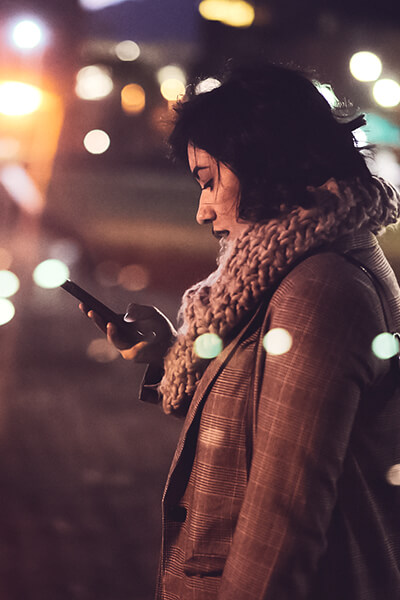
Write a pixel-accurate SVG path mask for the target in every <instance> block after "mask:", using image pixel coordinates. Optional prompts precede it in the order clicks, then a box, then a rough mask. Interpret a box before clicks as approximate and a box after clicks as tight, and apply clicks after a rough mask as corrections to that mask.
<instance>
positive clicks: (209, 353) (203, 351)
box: [194, 333, 223, 358]
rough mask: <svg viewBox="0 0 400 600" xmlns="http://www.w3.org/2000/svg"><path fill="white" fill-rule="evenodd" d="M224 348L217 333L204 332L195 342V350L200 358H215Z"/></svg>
mask: <svg viewBox="0 0 400 600" xmlns="http://www.w3.org/2000/svg"><path fill="white" fill-rule="evenodd" d="M222 349H223V343H222V340H221V338H220V337H219V336H218V335H217V334H216V333H203V334H202V335H199V337H198V338H196V340H195V342H194V351H195V353H196V354H197V356H199V357H200V358H215V357H216V356H218V354H220V353H221V352H222Z"/></svg>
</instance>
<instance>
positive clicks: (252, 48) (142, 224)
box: [0, 0, 400, 600]
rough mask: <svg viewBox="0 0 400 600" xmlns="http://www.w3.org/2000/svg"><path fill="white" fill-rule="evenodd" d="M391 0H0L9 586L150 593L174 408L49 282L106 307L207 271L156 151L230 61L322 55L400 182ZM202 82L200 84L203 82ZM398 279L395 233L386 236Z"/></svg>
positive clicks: (331, 95) (0, 269) (2, 435)
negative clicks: (188, 94) (157, 397)
mask: <svg viewBox="0 0 400 600" xmlns="http://www.w3.org/2000/svg"><path fill="white" fill-rule="evenodd" d="M399 34H400V4H399V3H398V2H395V0H381V1H380V2H379V3H365V2H363V1H362V0H335V1H333V0H325V1H324V2H321V1H320V0H304V1H303V2H298V1H297V0H247V1H245V0H202V1H201V2H198V1H193V0H126V1H124V2H123V1H118V0H80V1H78V0H62V1H61V0H59V1H57V0H56V1H55V0H36V1H35V0H31V1H29V0H25V1H22V0H2V2H1V4H0V36H1V37H0V357H1V358H0V360H1V371H0V399H1V404H0V490H1V491H0V503H1V504H0V508H1V509H0V557H1V558H0V597H1V598H2V600H17V599H18V600H20V599H21V600H39V599H40V600H43V599H44V598H52V599H53V600H62V599H64V598H65V599H69V600H71V599H82V600H128V599H129V600H149V599H150V598H152V596H153V591H154V580H155V573H156V568H157V561H158V549H159V544H160V525H161V524H160V499H161V494H162V488H163V484H164V481H165V478H166V475H167V471H168V467H169V463H170V460H171V458H172V454H173V451H174V447H175V443H176V440H177V436H178V434H179V429H180V426H181V425H180V422H178V421H177V420H175V419H173V418H168V417H165V416H164V415H163V414H162V412H161V409H160V408H158V407H156V406H146V405H144V404H142V403H140V402H139V401H138V390H139V386H140V381H141V378H142V375H143V368H142V367H140V366H137V365H132V364H131V363H130V362H125V361H123V360H122V359H121V358H119V357H118V355H117V353H116V352H115V351H114V350H113V348H112V347H111V346H109V345H108V344H107V342H105V340H104V339H103V338H102V337H101V336H100V335H99V332H98V331H96V330H95V329H94V328H93V327H92V324H91V323H90V322H89V321H87V320H86V319H85V317H84V316H83V315H82V314H81V313H80V312H79V310H77V302H76V301H75V300H74V298H72V297H71V296H69V295H68V294H66V293H65V292H64V291H63V290H61V289H59V288H58V285H59V284H60V283H61V282H62V281H63V280H64V279H65V277H66V276H68V275H69V276H70V277H71V278H72V279H73V280H75V281H76V282H77V283H79V284H80V285H82V286H83V287H85V288H86V289H87V290H88V291H90V292H92V293H93V294H94V295H96V296H97V297H99V298H100V299H101V300H103V301H104V302H105V303H107V304H109V306H110V307H111V308H113V309H114V310H116V311H117V312H124V309H125V307H126V305H127V304H128V303H129V302H132V301H133V302H139V303H146V304H155V305H157V306H158V307H159V308H161V309H162V310H163V311H164V312H165V313H166V314H167V315H168V316H169V317H170V318H171V319H172V320H175V315H176V312H177V308H178V305H179V300H180V297H181V294H182V292H183V291H184V290H185V289H186V288H187V287H188V286H189V285H190V284H192V283H194V282H196V281H198V280H199V279H201V278H203V277H204V276H205V275H206V274H207V273H208V272H210V270H212V269H213V268H214V265H215V256H216V252H217V245H216V242H215V240H214V239H213V238H212V237H211V236H210V234H209V231H208V230H207V228H205V229H204V231H203V229H202V228H199V227H198V226H196V224H195V220H194V218H195V212H196V202H197V196H198V192H197V189H196V187H197V186H196V185H195V184H194V183H193V182H192V180H191V178H190V176H189V174H188V173H187V172H186V171H185V170H184V168H183V167H182V166H178V165H173V164H170V163H169V162H168V161H167V159H166V144H165V139H166V135H167V134H168V130H169V126H170V125H169V121H170V118H171V114H172V106H173V103H174V101H175V100H176V98H177V97H178V96H179V95H181V94H183V93H184V89H185V85H186V83H187V82H188V81H189V80H191V79H193V77H202V78H209V79H208V81H207V85H208V86H212V85H215V81H213V80H212V76H213V75H215V74H216V73H218V71H220V70H221V68H222V67H223V65H224V64H225V62H226V60H227V59H229V58H231V57H233V58H239V59H240V60H242V61H245V62H248V63H251V62H252V61H253V60H255V59H256V58H257V57H260V56H262V57H264V58H265V59H269V60H271V61H275V62H280V63H284V64H287V63H289V64H291V65H293V66H299V67H302V68H307V69H309V68H313V69H315V79H316V81H318V82H319V84H320V85H321V88H320V91H321V93H323V94H324V95H325V97H326V98H327V99H328V100H329V102H330V103H331V104H332V106H338V105H339V104H340V103H342V102H345V103H347V105H348V106H350V107H352V109H353V110H354V111H362V112H365V113H366V115H367V125H366V126H365V127H363V128H362V129H359V130H358V131H357V132H356V136H357V140H358V141H359V143H360V144H365V143H371V144H374V145H375V150H374V153H373V154H372V155H370V156H369V162H370V166H371V169H372V170H373V171H374V172H375V173H378V174H380V175H382V176H384V177H386V178H387V179H388V180H389V181H391V182H392V183H393V184H395V185H400V61H399V56H400V35H399ZM200 91H201V90H199V93H200ZM381 243H382V245H383V246H384V249H385V251H386V253H387V254H388V256H389V259H390V260H391V262H392V265H393V267H394V268H395V270H396V272H397V273H399V274H400V241H399V234H398V233H397V232H396V231H392V232H390V233H389V234H386V235H385V236H384V237H383V238H381Z"/></svg>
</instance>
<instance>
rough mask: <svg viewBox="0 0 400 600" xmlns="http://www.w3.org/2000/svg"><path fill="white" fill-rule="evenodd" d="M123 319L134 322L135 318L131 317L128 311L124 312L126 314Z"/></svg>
mask: <svg viewBox="0 0 400 600" xmlns="http://www.w3.org/2000/svg"><path fill="white" fill-rule="evenodd" d="M124 321H126V322H127V323H134V321H135V319H132V317H131V316H130V315H129V313H126V315H125V316H124Z"/></svg>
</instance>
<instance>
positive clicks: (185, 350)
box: [160, 177, 400, 413]
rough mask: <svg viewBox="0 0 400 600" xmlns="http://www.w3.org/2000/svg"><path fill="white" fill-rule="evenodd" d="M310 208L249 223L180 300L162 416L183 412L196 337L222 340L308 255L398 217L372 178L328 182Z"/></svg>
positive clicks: (398, 209) (197, 370) (392, 194)
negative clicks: (211, 335)
mask: <svg viewBox="0 0 400 600" xmlns="http://www.w3.org/2000/svg"><path fill="white" fill-rule="evenodd" d="M309 191H310V192H311V193H313V194H314V196H315V204H314V206H313V207H312V208H307V209H305V208H302V207H296V208H294V209H293V210H292V211H291V212H289V213H286V214H282V216H281V217H279V218H276V219H271V220H270V221H268V222H267V223H266V224H251V225H249V227H248V228H246V229H245V230H244V231H243V233H242V234H241V235H240V237H238V238H237V239H236V240H234V241H233V242H231V243H229V242H228V243H227V244H226V247H225V250H224V252H223V253H222V254H221V256H220V260H219V265H218V268H217V270H216V271H214V272H213V273H212V274H211V275H210V276H209V277H208V278H207V279H205V280H204V281H201V282H200V283H197V284H196V285H194V286H193V287H191V288H190V289H188V290H187V291H186V292H185V294H184V296H183V300H182V305H181V308H180V311H179V319H180V321H181V323H182V325H181V327H180V329H179V330H178V337H177V339H176V341H175V343H174V345H173V346H172V347H171V349H170V351H169V353H168V354H167V356H166V359H165V363H164V366H165V375H164V377H163V380H162V382H161V388H160V391H161V394H162V396H163V408H164V411H165V412H166V413H172V412H176V413H185V412H186V411H187V408H188V406H189V403H190V401H191V398H192V397H193V394H194V392H195V390H196V387H197V384H198V382H199V380H200V378H201V376H202V374H203V372H204V370H205V368H206V367H207V364H208V362H209V361H207V360H205V359H202V358H199V357H198V356H197V355H196V353H195V351H194V342H195V340H196V338H197V337H198V336H200V335H202V334H203V333H214V334H217V335H218V336H219V337H220V338H221V339H222V341H223V342H226V341H227V338H229V333H230V332H231V331H232V329H233V328H234V327H235V326H236V325H238V324H239V323H240V322H241V321H242V319H243V318H244V317H245V316H246V314H247V315H248V314H249V311H254V309H255V308H256V307H257V306H258V305H259V304H260V302H261V301H262V298H263V295H264V296H265V292H267V290H268V288H270V287H271V286H272V285H274V284H275V283H277V282H278V281H279V279H281V278H282V277H283V276H284V275H285V273H286V272H288V271H289V270H290V267H291V265H292V264H293V262H294V261H296V260H297V259H299V258H300V257H301V256H302V255H303V254H305V253H306V252H308V251H310V250H314V249H317V248H318V247H319V246H321V245H323V244H326V243H331V242H334V241H335V240H337V239H338V238H340V237H342V236H344V235H346V234H350V233H354V232H356V231H359V230H360V229H361V228H367V229H369V230H370V231H372V232H373V233H375V234H379V233H381V232H383V230H384V228H385V227H386V226H387V225H389V224H391V223H395V222H396V221H397V220H398V218H399V217H400V196H399V194H398V192H397V191H396V190H395V189H394V188H393V187H392V186H391V185H390V184H388V183H386V182H384V181H383V180H382V179H380V178H378V177H374V178H373V179H372V183H371V184H369V185H368V186H365V185H363V184H361V182H360V181H359V180H358V179H353V180H351V181H346V182H342V181H339V182H336V181H335V180H334V179H330V180H329V181H327V182H326V183H325V184H324V185H323V186H321V187H319V188H309Z"/></svg>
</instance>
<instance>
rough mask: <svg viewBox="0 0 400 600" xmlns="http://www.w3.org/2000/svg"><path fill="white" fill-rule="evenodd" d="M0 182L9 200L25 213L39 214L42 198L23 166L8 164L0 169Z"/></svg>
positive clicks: (42, 205)
mask: <svg viewBox="0 0 400 600" xmlns="http://www.w3.org/2000/svg"><path fill="white" fill-rule="evenodd" d="M0 182H1V184H2V185H3V186H4V188H5V189H6V190H7V192H8V194H9V195H10V196H11V198H12V199H13V200H14V201H15V202H16V203H17V204H18V205H19V206H21V207H22V208H23V209H24V210H25V211H26V212H27V213H29V214H32V215H35V214H39V213H40V212H41V211H42V209H43V207H44V198H43V195H42V193H41V191H40V190H39V188H38V186H37V185H36V183H35V181H34V179H33V178H32V177H31V175H30V174H29V173H28V171H27V170H26V169H24V167H23V166H21V165H19V164H17V163H15V164H13V163H9V164H6V165H4V166H3V167H2V168H0Z"/></svg>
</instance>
